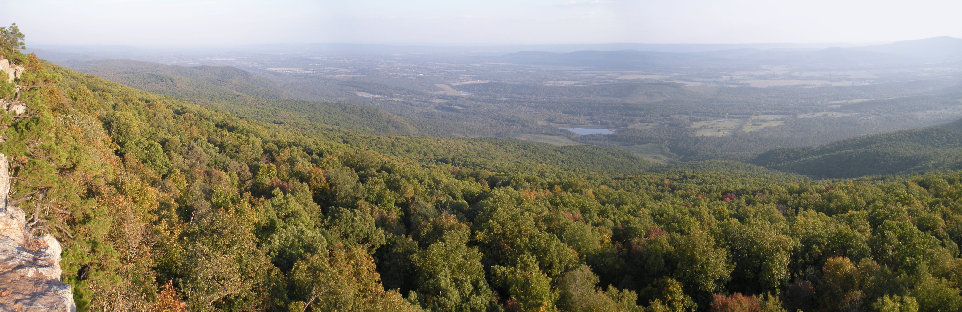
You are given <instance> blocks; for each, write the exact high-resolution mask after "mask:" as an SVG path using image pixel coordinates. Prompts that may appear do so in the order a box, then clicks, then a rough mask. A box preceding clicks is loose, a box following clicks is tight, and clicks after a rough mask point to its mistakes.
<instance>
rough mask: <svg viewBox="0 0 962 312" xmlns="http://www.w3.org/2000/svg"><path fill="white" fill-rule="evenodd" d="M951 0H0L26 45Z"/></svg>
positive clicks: (546, 32)
mask: <svg viewBox="0 0 962 312" xmlns="http://www.w3.org/2000/svg"><path fill="white" fill-rule="evenodd" d="M959 12H962V1H958V0H851V1H849V0H801V1H796V0H432V1H427V0H383V1H380V0H341V1H330V0H315V1H308V0H264V1H254V0H230V1H229V0H202V1H187V0H154V1H134V0H89V1H75V0H0V24H3V25H9V24H10V22H17V24H18V25H20V27H21V30H22V31H23V32H24V33H25V34H26V35H27V44H28V45H29V44H30V43H37V44H119V45H139V46H142V45H225V44H262V43H325V42H339V43H405V44H418V43H428V44H437V43H441V44H443V43H455V44H491V43H495V44H503V43H507V44H551V43H611V42H641V43H759V42H794V43H813V42H821V43H825V42H855V43H865V42H883V41H896V40H906V39H921V38H927V37H934V36H953V37H958V38H962V18H960V17H959V16H960V15H959Z"/></svg>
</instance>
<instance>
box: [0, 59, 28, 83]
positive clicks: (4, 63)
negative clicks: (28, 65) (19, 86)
mask: <svg viewBox="0 0 962 312" xmlns="http://www.w3.org/2000/svg"><path fill="white" fill-rule="evenodd" d="M0 71H2V72H3V73H4V74H6V75H7V82H8V83H9V82H13V80H14V79H18V78H20V74H22V73H23V66H19V65H14V64H10V61H9V60H7V59H4V58H0Z"/></svg>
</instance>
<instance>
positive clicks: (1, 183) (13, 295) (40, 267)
mask: <svg viewBox="0 0 962 312" xmlns="http://www.w3.org/2000/svg"><path fill="white" fill-rule="evenodd" d="M15 67H17V68H19V69H17V68H13V69H12V70H11V71H13V72H12V73H11V72H9V71H8V69H10V68H11V67H10V64H9V63H8V62H7V60H3V59H0V69H2V71H3V72H5V73H8V74H9V76H8V77H12V78H9V81H13V80H14V79H15V78H17V77H19V75H20V71H22V70H23V68H22V67H19V66H15ZM0 101H2V102H0V106H3V107H2V108H3V109H5V110H7V111H9V112H12V113H14V114H15V115H19V114H23V113H24V112H25V111H26V109H27V107H26V106H24V105H23V104H22V103H20V102H16V101H8V100H2V99H0ZM2 142H3V138H2V137H0V144H3V143H2ZM10 183H11V180H10V171H9V163H8V162H7V156H6V155H3V154H0V311H76V309H77V308H76V305H74V302H73V293H72V292H71V291H70V285H67V284H65V283H63V282H62V281H61V280H60V275H61V274H62V271H61V269H60V251H61V249H60V243H59V242H57V239H55V238H54V237H53V236H51V235H50V234H47V235H44V236H42V237H36V236H34V235H33V232H32V231H31V230H30V228H29V226H28V225H27V222H26V216H25V215H24V213H23V210H20V208H17V207H14V206H13V205H11V204H10V200H9V198H8V196H9V194H10V185H11V184H10Z"/></svg>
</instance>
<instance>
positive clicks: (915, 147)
mask: <svg viewBox="0 0 962 312" xmlns="http://www.w3.org/2000/svg"><path fill="white" fill-rule="evenodd" d="M752 162H753V163H755V164H757V165H760V166H764V167H767V168H771V169H776V170H783V171H789V172H794V173H798V174H803V175H808V176H812V177H819V178H850V177H859V176H867V175H890V174H907V173H918V172H924V171H929V170H957V169H962V120H959V121H956V122H953V123H950V124H947V125H944V126H941V127H932V128H925V129H914V130H904V131H897V132H893V133H885V134H877V135H869V136H863V137H858V138H853V139H848V140H842V141H838V142H835V143H831V144H826V145H822V146H818V147H806V148H790V149H775V150H772V151H768V152H765V153H762V154H760V155H758V156H757V157H756V158H755V159H754V160H753V161H752Z"/></svg>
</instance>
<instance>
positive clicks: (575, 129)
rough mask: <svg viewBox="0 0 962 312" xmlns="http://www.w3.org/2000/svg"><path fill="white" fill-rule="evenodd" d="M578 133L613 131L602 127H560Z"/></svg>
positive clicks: (608, 132)
mask: <svg viewBox="0 0 962 312" xmlns="http://www.w3.org/2000/svg"><path fill="white" fill-rule="evenodd" d="M561 129H565V130H568V131H571V132H574V133H575V134H578V135H589V134H612V133H615V132H614V131H611V130H608V129H603V128H561Z"/></svg>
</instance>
